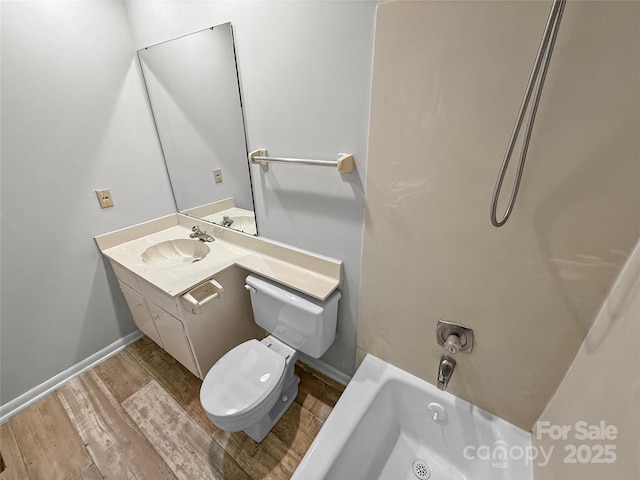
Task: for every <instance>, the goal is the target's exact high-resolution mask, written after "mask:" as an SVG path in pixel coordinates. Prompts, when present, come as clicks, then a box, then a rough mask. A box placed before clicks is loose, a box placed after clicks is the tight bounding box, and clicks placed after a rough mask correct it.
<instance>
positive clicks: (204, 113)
mask: <svg viewBox="0 0 640 480" xmlns="http://www.w3.org/2000/svg"><path fill="white" fill-rule="evenodd" d="M138 59H139V60H140V66H141V69H142V74H143V77H144V82H145V85H146V88H147V94H148V98H149V102H150V104H151V110H152V112H153V118H154V121H155V124H156V130H157V132H158V137H159V139H160V145H161V147H162V153H163V155H164V160H165V164H166V166H167V172H168V174H169V180H170V182H171V187H172V189H173V194H174V198H175V202H176V208H177V210H178V211H179V212H181V213H184V214H187V215H192V216H194V217H197V218H200V219H202V220H206V221H209V222H213V223H216V224H217V225H222V226H226V227H229V228H234V229H236V230H240V231H243V232H245V233H249V234H252V235H257V233H258V232H257V227H256V221H255V214H254V211H255V209H254V204H253V194H252V189H251V172H250V169H249V162H248V160H247V142H246V137H245V129H244V117H243V113H242V100H241V96H240V86H239V81H238V71H237V66H236V57H235V48H234V44H233V31H232V28H231V24H230V23H225V24H222V25H217V26H214V27H211V28H208V29H206V30H202V31H199V32H195V33H192V34H189V35H185V36H183V37H180V38H176V39H174V40H169V41H166V42H162V43H159V44H157V45H153V46H150V47H147V48H143V49H141V50H138Z"/></svg>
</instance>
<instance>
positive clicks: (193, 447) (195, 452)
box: [123, 380, 251, 480]
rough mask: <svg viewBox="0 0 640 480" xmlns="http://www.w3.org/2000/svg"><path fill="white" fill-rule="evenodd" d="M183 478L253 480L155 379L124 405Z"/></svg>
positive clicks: (168, 462) (171, 466)
mask: <svg viewBox="0 0 640 480" xmlns="http://www.w3.org/2000/svg"><path fill="white" fill-rule="evenodd" d="M123 406H124V408H125V409H126V410H127V412H128V413H129V415H130V416H131V418H132V419H133V420H134V421H135V422H136V424H137V425H138V427H139V428H140V430H141V431H142V432H143V433H144V434H145V435H146V436H147V438H148V439H149V441H150V442H151V443H152V444H153V445H154V446H155V447H156V449H157V451H158V453H159V454H160V456H161V457H162V458H163V460H164V461H165V462H166V463H167V465H168V466H169V468H171V470H172V471H173V473H174V474H175V475H176V477H178V478H179V479H184V480H193V479H198V480H201V479H202V480H204V479H222V478H232V479H234V480H235V479H237V480H243V479H250V478H251V477H249V475H247V474H246V473H245V472H244V471H243V470H242V469H241V468H240V467H239V466H238V464H237V463H236V462H235V461H234V460H233V458H231V456H229V455H227V454H226V453H225V451H224V449H223V448H221V447H220V445H219V444H218V443H217V442H215V441H214V440H213V439H212V438H211V437H210V436H209V435H208V434H207V432H206V431H205V430H203V429H202V428H201V427H200V426H199V425H198V424H197V423H196V422H195V421H194V420H193V419H192V418H191V416H190V415H189V414H187V413H186V412H185V411H184V410H183V409H182V408H181V406H180V405H179V404H178V402H176V400H174V399H173V398H172V397H171V395H169V394H168V393H167V392H166V391H165V390H164V389H163V388H162V387H161V386H160V385H159V384H158V382H156V381H155V380H153V381H151V382H150V383H149V384H147V385H146V386H145V387H143V388H142V389H140V390H139V391H138V392H136V393H135V394H133V395H131V396H130V397H129V398H128V399H127V400H125V401H124V402H123Z"/></svg>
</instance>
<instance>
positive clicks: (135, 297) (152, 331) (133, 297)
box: [118, 282, 163, 347]
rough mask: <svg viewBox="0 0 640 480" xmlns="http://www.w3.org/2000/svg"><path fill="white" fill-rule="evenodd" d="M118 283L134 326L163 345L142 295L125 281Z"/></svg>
mask: <svg viewBox="0 0 640 480" xmlns="http://www.w3.org/2000/svg"><path fill="white" fill-rule="evenodd" d="M118 283H119V284H120V290H122V294H123V295H124V299H125V300H126V301H127V305H129V310H131V315H132V316H133V321H134V322H135V324H136V326H137V327H138V328H139V329H140V331H141V332H142V333H144V334H145V335H146V336H147V337H149V338H150V339H151V340H153V341H154V342H156V343H157V344H158V345H160V346H161V347H163V344H162V340H161V338H160V335H159V333H158V329H157V328H156V324H155V323H154V321H153V317H152V316H151V312H150V311H149V308H148V307H147V302H146V301H145V299H144V297H143V296H142V295H140V294H139V293H138V292H136V291H135V290H134V289H133V288H131V287H130V286H129V285H127V284H126V283H122V282H118Z"/></svg>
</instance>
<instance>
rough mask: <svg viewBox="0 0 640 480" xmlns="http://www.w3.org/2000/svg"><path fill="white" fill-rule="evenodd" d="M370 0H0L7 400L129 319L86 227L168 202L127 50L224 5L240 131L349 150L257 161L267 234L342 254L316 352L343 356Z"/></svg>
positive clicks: (363, 139)
mask: <svg viewBox="0 0 640 480" xmlns="http://www.w3.org/2000/svg"><path fill="white" fill-rule="evenodd" d="M375 5H376V3H375V2H374V1H366V2H306V1H305V2H256V3H254V2H206V3H205V2H180V1H167V2H153V1H147V2H125V3H123V2H119V1H107V2H74V1H69V2H62V1H52V2H6V1H5V2H2V52H1V53H2V137H3V142H2V197H1V205H2V224H1V229H2V246H1V248H2V250H1V254H2V277H1V285H2V302H1V346H0V348H1V355H2V356H1V368H2V370H1V377H2V383H1V397H0V401H1V402H2V404H4V403H6V402H8V401H10V400H12V399H15V398H16V397H18V396H19V395H21V394H23V393H25V392H27V391H29V390H30V389H32V388H34V387H36V386H38V385H40V384H41V383H43V382H45V381H47V380H49V379H50V378H51V377H53V376H54V375H56V374H58V373H60V372H62V371H64V370H65V369H67V368H69V367H71V366H73V365H75V364H76V363H78V362H80V361H82V360H84V359H86V358H87V357H89V356H90V355H92V354H94V353H96V352H98V351H99V350H101V349H102V348H104V347H105V346H107V345H109V344H111V343H113V342H114V341H116V340H118V339H120V338H122V337H124V336H125V335H126V334H128V333H130V332H132V331H133V330H134V328H135V327H134V325H133V323H132V321H131V318H130V315H129V313H128V310H127V308H126V305H125V304H124V301H123V299H122V296H121V294H120V292H119V291H118V290H117V285H115V284H114V279H113V278H111V276H110V275H111V274H110V270H109V269H105V266H104V263H103V260H102V258H101V256H100V255H99V252H98V250H97V248H96V246H95V244H94V241H93V237H94V236H95V235H98V234H101V233H105V232H108V231H111V230H114V229H117V228H122V227H126V226H129V225H133V224H135V223H138V222H141V221H145V220H148V219H151V218H155V217H158V216H161V215H165V214H168V213H171V212H173V211H175V206H174V203H173V199H172V196H171V190H170V186H169V183H168V180H167V178H166V172H165V168H164V164H163V161H162V156H161V152H160V148H159V145H158V142H157V138H156V134H155V131H154V128H153V123H152V120H151V116H150V112H149V110H148V107H147V104H146V99H145V97H144V93H143V92H144V90H143V87H142V84H141V79H140V75H139V71H138V67H137V64H136V63H135V62H134V55H135V50H136V49H137V48H140V47H142V46H147V45H151V44H154V43H157V42H159V41H163V40H167V39H169V38H173V37H176V36H179V35H182V34H185V33H189V32H192V31H195V30H199V29H201V28H205V27H208V26H211V25H215V24H219V23H223V22H226V21H231V22H232V23H233V26H234V32H235V36H236V47H237V52H238V53H237V55H238V60H239V70H240V81H241V84H242V87H243V95H244V97H243V101H244V104H245V112H246V124H247V131H248V137H249V147H250V148H258V147H266V148H268V149H269V152H270V154H274V155H284V156H302V157H309V158H313V157H318V158H328V159H332V158H334V156H335V155H336V154H337V153H338V152H350V153H353V154H354V155H355V157H356V161H357V173H354V174H351V175H350V176H348V177H341V176H340V175H339V174H338V173H337V172H336V171H333V170H323V169H319V168H313V167H293V166H292V167H287V166H272V167H270V169H269V171H268V172H265V173H264V174H262V173H261V171H260V168H259V167H253V168H254V171H253V174H254V178H255V180H256V185H255V193H256V206H257V211H258V217H259V222H260V223H259V227H260V231H261V234H262V235H264V236H266V237H268V238H271V239H275V240H279V241H282V242H286V243H289V244H292V245H295V246H298V247H300V248H304V249H307V250H310V251H313V252H317V253H320V254H324V255H328V256H331V257H334V258H338V259H341V260H343V261H344V272H343V274H344V283H343V285H342V287H341V290H342V293H343V300H341V305H340V311H339V327H338V338H337V340H336V342H335V344H334V346H333V347H332V348H331V349H330V351H329V352H328V353H327V354H326V355H325V358H324V360H325V361H327V362H328V363H329V364H331V365H333V366H335V367H336V368H338V369H340V370H342V371H344V372H346V373H351V372H353V368H354V358H353V357H354V350H355V322H356V320H355V319H356V316H357V302H358V299H357V292H358V286H359V282H360V256H361V243H362V211H363V202H364V194H363V183H364V175H365V166H366V143H367V127H368V108H369V92H370V77H371V59H372V43H373V28H374V16H375ZM26 26H28V27H29V28H27V27H26ZM131 32H132V33H133V36H131ZM132 38H133V40H132ZM98 188H110V189H111V193H112V195H113V198H114V202H115V208H113V209H110V210H104V211H103V210H100V209H99V206H98V202H97V200H96V197H95V193H94V190H95V189H98Z"/></svg>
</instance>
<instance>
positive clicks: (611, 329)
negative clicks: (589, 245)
mask: <svg viewBox="0 0 640 480" xmlns="http://www.w3.org/2000/svg"><path fill="white" fill-rule="evenodd" d="M638 320H640V243H639V244H638V245H637V246H636V248H635V251H634V253H633V255H632V257H631V258H630V259H629V262H628V263H627V265H626V266H625V268H624V270H623V271H622V273H621V275H620V278H619V279H618V281H617V282H616V284H615V286H614V288H613V290H612V292H611V295H609V297H608V298H607V301H606V302H605V304H604V305H603V307H602V309H601V310H600V313H599V314H598V317H597V319H596V321H595V322H594V324H593V327H592V328H591V330H590V331H589V334H588V335H587V338H586V340H585V342H584V344H583V345H582V347H581V348H580V351H579V352H578V355H576V358H575V360H574V362H573V364H572V365H571V368H570V369H569V372H568V373H567V375H566V377H565V378H564V380H562V383H561V384H560V387H559V388H558V391H557V392H556V394H555V395H554V396H553V399H552V400H551V402H550V403H549V405H547V408H546V409H545V411H544V413H543V414H542V416H541V417H540V422H546V423H545V424H542V423H540V425H541V426H543V428H542V429H540V428H536V429H534V435H533V436H532V438H533V444H534V446H536V447H538V448H544V450H545V451H547V452H549V451H550V449H552V448H553V453H552V454H551V455H550V457H549V458H550V462H549V463H548V464H547V465H538V464H534V465H535V470H534V472H535V478H536V480H547V479H557V480H590V479H594V480H595V479H601V478H609V479H624V480H632V479H638V478H640V458H639V457H638V452H640V375H639V374H638V367H639V366H640V349H639V348H638V345H640V322H639V321H638ZM601 421H604V422H605V424H606V425H607V426H612V427H615V429H616V430H617V433H616V434H613V430H612V429H610V430H611V433H612V435H610V436H609V437H610V438H608V439H604V440H589V439H587V440H586V441H585V440H583V439H582V438H580V435H581V429H583V428H584V426H585V424H584V423H583V424H580V425H578V427H577V428H576V423H577V422H586V425H588V426H589V427H591V426H594V425H595V426H599V425H600V422H601ZM564 425H568V426H569V427H570V430H567V435H566V439H557V440H554V437H553V433H549V429H550V428H552V426H564ZM576 435H578V438H576ZM613 435H615V438H614V436H613ZM569 445H573V446H574V447H576V448H578V446H579V445H587V446H588V449H589V453H582V455H583V456H582V459H588V458H589V457H588V456H587V455H591V456H592V457H591V458H592V459H593V458H594V456H595V455H596V454H597V453H598V450H599V447H597V446H600V445H601V446H604V445H613V448H611V447H609V450H610V451H613V452H614V453H615V458H614V457H613V456H612V455H609V457H610V458H611V460H615V461H613V462H612V463H610V464H609V463H595V462H592V461H586V462H585V463H580V462H579V461H578V462H576V463H568V462H565V460H568V461H571V460H572V459H573V458H575V457H571V456H570V455H571V454H572V447H570V446H569ZM565 448H566V449H567V450H565ZM583 450H584V447H583ZM601 458H602V459H605V458H606V456H603V457H601Z"/></svg>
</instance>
